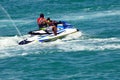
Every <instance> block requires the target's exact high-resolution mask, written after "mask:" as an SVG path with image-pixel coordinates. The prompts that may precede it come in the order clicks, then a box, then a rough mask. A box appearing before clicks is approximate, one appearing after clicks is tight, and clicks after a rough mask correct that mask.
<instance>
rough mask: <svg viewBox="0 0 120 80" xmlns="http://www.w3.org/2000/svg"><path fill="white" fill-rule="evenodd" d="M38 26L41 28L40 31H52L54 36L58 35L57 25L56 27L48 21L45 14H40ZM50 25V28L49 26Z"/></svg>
mask: <svg viewBox="0 0 120 80" xmlns="http://www.w3.org/2000/svg"><path fill="white" fill-rule="evenodd" d="M37 24H38V26H39V29H40V30H47V31H49V30H50V29H51V30H52V31H53V33H54V35H57V25H55V24H54V23H53V22H51V21H49V20H46V19H45V18H44V14H42V13H41V14H40V17H39V18H38V19H37ZM47 25H49V27H48V26H47Z"/></svg>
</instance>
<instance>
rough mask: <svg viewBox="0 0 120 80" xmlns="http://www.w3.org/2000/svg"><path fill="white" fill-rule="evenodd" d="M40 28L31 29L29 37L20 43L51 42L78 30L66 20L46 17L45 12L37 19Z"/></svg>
mask: <svg viewBox="0 0 120 80" xmlns="http://www.w3.org/2000/svg"><path fill="white" fill-rule="evenodd" d="M37 23H38V26H39V30H34V31H30V32H29V33H28V34H29V35H30V36H29V37H28V38H27V39H24V40H22V41H20V42H19V45H24V44H28V43H32V42H36V41H37V42H49V41H54V40H56V39H61V38H63V37H65V36H67V35H69V34H72V33H75V32H78V31H79V30H78V29H76V28H74V26H72V25H71V24H69V23H67V22H65V21H58V22H57V21H52V20H50V18H48V19H45V18H44V14H40V17H39V18H38V19H37Z"/></svg>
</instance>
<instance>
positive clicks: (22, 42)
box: [18, 40, 31, 45]
mask: <svg viewBox="0 0 120 80" xmlns="http://www.w3.org/2000/svg"><path fill="white" fill-rule="evenodd" d="M30 42H31V41H27V40H23V41H21V42H19V43H18V44H19V45H24V44H28V43H30Z"/></svg>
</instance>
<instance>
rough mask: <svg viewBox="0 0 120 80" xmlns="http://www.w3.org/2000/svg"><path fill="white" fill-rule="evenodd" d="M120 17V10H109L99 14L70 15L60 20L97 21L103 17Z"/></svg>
mask: <svg viewBox="0 0 120 80" xmlns="http://www.w3.org/2000/svg"><path fill="white" fill-rule="evenodd" d="M116 15H120V10H111V11H110V10H109V11H99V12H88V13H79V12H78V13H70V14H67V15H64V16H62V18H59V19H58V20H66V21H75V20H88V19H95V18H101V17H108V16H116Z"/></svg>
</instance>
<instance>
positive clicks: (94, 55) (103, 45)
mask: <svg viewBox="0 0 120 80" xmlns="http://www.w3.org/2000/svg"><path fill="white" fill-rule="evenodd" d="M0 5H1V6H0V80H119V79H120V0H24V1H23V0H0ZM6 12H7V13H8V14H9V15H10V17H11V19H12V20H11V19H10V18H9V17H8V16H7V14H6ZM40 13H44V14H45V17H46V18H47V17H51V19H53V20H62V21H63V20H64V21H67V22H69V23H71V24H73V25H74V26H75V27H76V28H78V29H79V30H80V32H82V36H80V34H79V33H75V34H72V35H69V36H67V37H66V38H63V39H61V40H56V41H53V42H47V43H38V42H36V43H34V44H29V45H25V46H20V45H18V44H17V43H18V42H19V41H20V40H22V37H19V34H18V32H17V30H16V29H15V26H14V24H15V25H16V26H17V28H18V29H19V31H20V32H21V34H22V35H23V36H24V37H25V36H26V35H27V32H29V31H31V30H36V29H37V28H38V26H37V24H36V19H37V18H38V17H39V14H40ZM12 21H13V22H14V24H13V23H12Z"/></svg>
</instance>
